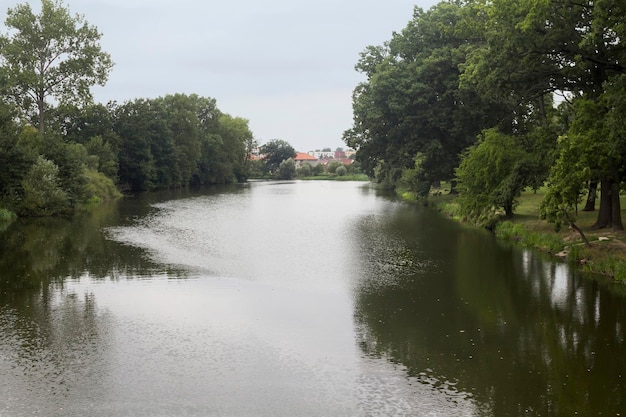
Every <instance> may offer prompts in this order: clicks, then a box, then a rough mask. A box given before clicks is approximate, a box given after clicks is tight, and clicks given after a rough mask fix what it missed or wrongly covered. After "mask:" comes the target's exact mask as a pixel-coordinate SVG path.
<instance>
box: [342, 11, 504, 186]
mask: <svg viewBox="0 0 626 417" xmlns="http://www.w3.org/2000/svg"><path fill="white" fill-rule="evenodd" d="M475 19H476V17H475V16H474V15H472V13H468V12H466V10H465V9H464V8H463V6H462V4H461V3H459V2H441V3H439V4H437V5H436V6H434V7H432V8H431V9H430V10H428V11H427V12H424V11H423V10H422V9H420V8H415V10H414V15H413V19H412V20H411V21H410V22H409V23H408V25H407V26H406V27H405V28H404V29H403V30H402V32H401V33H394V35H393V37H392V39H391V40H390V41H389V42H387V43H386V44H385V45H383V46H381V47H371V46H370V47H368V48H366V50H365V51H364V52H363V53H362V54H361V59H360V60H359V62H358V63H357V65H356V69H357V71H360V72H362V73H363V74H365V75H366V76H367V81H366V82H364V83H361V84H360V85H359V86H357V88H356V89H355V91H354V94H353V113H354V124H353V127H352V129H350V130H348V131H346V132H345V133H344V141H345V142H346V144H347V145H348V146H350V147H352V148H354V149H357V156H356V159H357V160H358V161H360V162H361V164H362V167H363V170H364V171H365V172H366V173H367V174H368V175H369V176H370V177H376V180H377V182H379V183H384V184H389V185H390V186H392V187H393V186H395V185H397V184H398V182H399V181H400V179H401V177H402V172H403V170H406V169H413V168H414V167H415V158H416V156H417V155H418V154H419V155H420V159H421V171H420V176H419V178H417V177H416V180H417V179H419V181H420V182H421V183H423V184H420V186H419V190H420V191H421V192H422V193H423V190H426V191H427V190H429V189H430V185H431V184H433V183H435V182H437V181H442V180H453V179H454V169H455V168H456V167H457V166H458V163H459V155H460V154H461V152H462V151H463V150H464V149H466V148H467V147H468V146H470V145H472V144H473V143H474V142H475V140H476V135H477V134H478V133H480V131H481V130H482V129H485V128H488V127H492V126H494V125H496V124H497V122H498V121H499V120H500V119H501V118H503V116H504V115H505V114H506V110H507V106H503V105H502V103H501V100H500V101H498V100H493V99H492V97H488V96H480V95H479V94H477V92H476V90H475V89H473V88H472V87H471V86H463V85H461V83H460V67H461V66H462V65H463V64H464V62H465V61H466V58H467V56H468V54H469V53H470V52H471V50H472V47H473V45H474V44H475V43H476V42H479V41H480V40H481V36H482V33H481V31H480V30H479V28H474V25H473V21H474V20H475Z"/></svg>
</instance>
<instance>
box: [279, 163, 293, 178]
mask: <svg viewBox="0 0 626 417" xmlns="http://www.w3.org/2000/svg"><path fill="white" fill-rule="evenodd" d="M295 175H296V162H295V161H294V160H293V159H292V158H289V159H286V160H284V161H283V162H281V163H280V165H279V166H278V179H281V180H290V179H292V178H293V177H294V176H295Z"/></svg>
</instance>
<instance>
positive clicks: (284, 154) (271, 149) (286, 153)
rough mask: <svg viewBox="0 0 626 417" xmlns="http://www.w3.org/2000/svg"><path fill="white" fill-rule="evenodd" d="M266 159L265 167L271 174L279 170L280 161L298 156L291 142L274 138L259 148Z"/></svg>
mask: <svg viewBox="0 0 626 417" xmlns="http://www.w3.org/2000/svg"><path fill="white" fill-rule="evenodd" d="M259 151H260V152H261V154H262V155H264V156H263V160H264V161H265V169H266V171H267V172H269V173H270V174H273V173H275V172H277V171H278V168H279V167H280V163H281V162H283V161H285V160H287V159H289V158H295V157H296V150H295V149H294V148H293V146H291V145H290V144H289V142H287V141H284V140H281V139H273V140H270V141H269V142H267V143H266V144H265V145H263V146H261V148H260V149H259Z"/></svg>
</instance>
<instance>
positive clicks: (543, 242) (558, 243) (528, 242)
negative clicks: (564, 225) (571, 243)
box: [495, 220, 564, 254]
mask: <svg viewBox="0 0 626 417" xmlns="http://www.w3.org/2000/svg"><path fill="white" fill-rule="evenodd" d="M495 234H496V236H497V237H498V238H500V239H504V240H509V241H514V242H517V243H519V244H520V245H522V246H525V247H528V248H534V249H539V250H541V251H544V252H548V253H552V254H555V253H558V252H560V251H561V250H563V246H564V244H563V239H562V238H561V237H559V236H557V235H547V234H544V233H537V232H533V231H532V230H528V229H527V228H526V227H524V225H522V224H519V223H513V222H511V221H508V220H507V221H503V222H500V223H498V225H497V226H496V228H495Z"/></svg>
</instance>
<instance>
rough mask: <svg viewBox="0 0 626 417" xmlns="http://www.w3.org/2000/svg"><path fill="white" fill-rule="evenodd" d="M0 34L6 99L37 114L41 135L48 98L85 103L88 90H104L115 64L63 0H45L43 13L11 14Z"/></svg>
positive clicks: (18, 10) (17, 10)
mask: <svg viewBox="0 0 626 417" xmlns="http://www.w3.org/2000/svg"><path fill="white" fill-rule="evenodd" d="M5 25H6V26H7V27H8V28H9V29H11V30H12V32H10V33H9V34H7V35H0V57H1V63H2V65H1V67H2V69H3V71H4V77H5V78H6V80H7V84H8V95H10V96H11V97H12V99H13V100H14V101H15V103H17V105H18V106H19V107H20V108H21V109H22V110H23V111H24V112H25V113H26V114H29V113H30V112H31V111H33V110H34V113H35V114H36V118H37V121H38V125H39V134H40V135H41V136H43V134H44V128H45V112H46V106H47V104H48V103H47V99H48V98H54V99H56V100H57V101H59V102H61V103H87V102H90V101H91V100H92V96H91V92H90V88H91V87H92V86H93V85H95V84H98V85H104V83H105V82H106V80H107V78H108V74H109V71H110V70H111V68H112V66H113V63H112V61H111V57H110V56H109V54H107V53H105V52H103V51H102V50H101V48H100V44H99V41H100V38H101V36H102V35H101V34H100V33H99V32H98V30H97V29H96V28H95V27H94V26H91V25H89V24H88V23H87V22H86V21H85V20H84V18H83V17H82V16H80V15H75V16H71V15H70V12H69V10H68V9H67V8H66V7H64V6H63V4H62V3H61V1H60V0H42V1H41V13H40V14H39V15H35V14H33V11H32V9H31V7H30V5H29V4H28V3H26V4H20V5H17V6H16V7H14V8H12V9H9V10H8V13H7V18H6V21H5Z"/></svg>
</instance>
